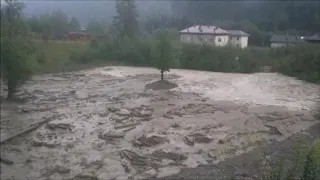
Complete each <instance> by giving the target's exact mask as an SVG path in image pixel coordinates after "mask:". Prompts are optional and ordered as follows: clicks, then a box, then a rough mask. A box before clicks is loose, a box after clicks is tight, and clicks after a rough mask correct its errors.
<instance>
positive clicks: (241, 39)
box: [240, 36, 248, 48]
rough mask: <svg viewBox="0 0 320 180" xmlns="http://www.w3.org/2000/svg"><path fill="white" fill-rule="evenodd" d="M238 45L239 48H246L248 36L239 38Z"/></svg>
mask: <svg viewBox="0 0 320 180" xmlns="http://www.w3.org/2000/svg"><path fill="white" fill-rule="evenodd" d="M240 45H241V48H245V47H247V46H248V36H242V37H240Z"/></svg>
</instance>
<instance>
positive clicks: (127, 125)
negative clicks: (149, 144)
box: [114, 123, 141, 129]
mask: <svg viewBox="0 0 320 180" xmlns="http://www.w3.org/2000/svg"><path fill="white" fill-rule="evenodd" d="M139 124H141V123H133V124H125V125H121V126H115V127H114V128H115V129H123V128H127V127H132V126H134V127H136V126H137V125H139Z"/></svg>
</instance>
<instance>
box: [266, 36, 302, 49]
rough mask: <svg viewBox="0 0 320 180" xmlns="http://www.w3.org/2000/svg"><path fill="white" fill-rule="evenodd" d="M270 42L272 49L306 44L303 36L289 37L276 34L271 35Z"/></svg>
mask: <svg viewBox="0 0 320 180" xmlns="http://www.w3.org/2000/svg"><path fill="white" fill-rule="evenodd" d="M270 42H271V47H273V48H276V47H284V46H289V45H294V44H303V43H306V41H305V39H304V37H303V36H289V35H276V34H274V35H272V37H271V39H270Z"/></svg>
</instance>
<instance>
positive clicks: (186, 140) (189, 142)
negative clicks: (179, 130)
mask: <svg viewBox="0 0 320 180" xmlns="http://www.w3.org/2000/svg"><path fill="white" fill-rule="evenodd" d="M184 143H186V144H187V145H189V146H194V139H193V138H192V137H188V136H185V137H184Z"/></svg>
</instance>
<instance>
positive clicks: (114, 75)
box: [1, 67, 320, 180]
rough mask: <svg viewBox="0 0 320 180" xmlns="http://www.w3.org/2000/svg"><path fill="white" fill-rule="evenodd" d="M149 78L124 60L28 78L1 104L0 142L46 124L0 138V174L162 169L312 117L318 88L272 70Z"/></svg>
mask: <svg viewBox="0 0 320 180" xmlns="http://www.w3.org/2000/svg"><path fill="white" fill-rule="evenodd" d="M159 79H160V74H159V72H158V71H157V70H155V69H151V68H134V67H104V68H97V69H91V70H84V71H79V72H70V73H62V74H52V75H41V76H35V77H34V78H33V79H32V80H31V81H29V82H28V83H27V84H25V85H24V87H23V91H22V92H21V93H20V94H19V97H20V98H25V99H26V102H25V103H19V104H17V103H2V104H1V141H3V140H4V139H6V138H8V137H10V136H12V135H14V134H16V133H18V132H21V131H23V130H24V129H27V128H29V127H32V126H33V125H34V124H36V123H38V122H40V121H43V120H46V122H45V123H43V124H42V125H41V126H39V127H38V128H36V129H34V130H32V131H31V132H28V133H24V134H23V135H22V136H19V137H15V138H13V139H11V140H9V141H7V142H6V143H4V144H2V145H1V157H2V158H6V159H8V160H10V161H12V163H13V164H11V163H9V164H8V163H1V178H3V179H74V180H76V179H81V178H82V179H84V178H91V179H100V180H102V179H143V178H152V177H164V176H168V175H170V174H174V173H178V172H180V170H181V169H182V168H184V167H191V168H192V167H197V166H199V165H203V164H212V163H217V162H219V161H223V160H224V159H225V158H228V157H233V156H236V155H239V154H242V153H245V152H248V151H250V150H251V149H253V148H255V147H258V146H263V145H265V144H268V143H272V142H275V141H280V140H284V139H286V138H287V137H289V136H291V135H292V134H295V133H297V132H301V131H303V130H305V129H307V128H308V127H310V126H311V125H313V124H314V123H315V122H316V121H317V120H316V116H315V115H316V111H317V108H318V104H319V103H320V97H319V91H320V87H319V86H318V85H314V84H309V83H305V82H302V81H299V80H295V79H293V78H289V77H286V76H282V75H279V74H274V73H258V74H232V73H212V72H203V71H190V70H171V71H170V73H168V74H166V75H165V79H166V80H168V81H170V83H167V84H166V85H167V86H168V88H158V89H157V87H160V86H162V85H161V83H160V84H156V85H155V84H154V82H156V81H158V80H159ZM172 84H175V85H172ZM166 85H163V86H166ZM150 86H154V87H155V88H150ZM152 89H154V90H152ZM1 95H5V92H2V93H1Z"/></svg>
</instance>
